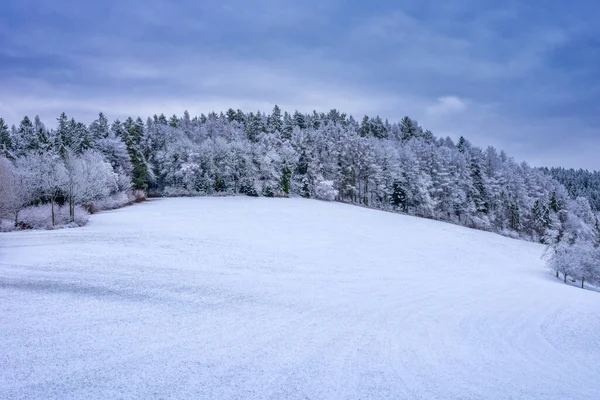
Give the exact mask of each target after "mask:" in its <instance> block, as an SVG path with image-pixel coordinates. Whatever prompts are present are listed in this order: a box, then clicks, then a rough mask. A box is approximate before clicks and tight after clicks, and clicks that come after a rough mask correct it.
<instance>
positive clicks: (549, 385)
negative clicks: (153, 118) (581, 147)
mask: <svg viewBox="0 0 600 400" xmlns="http://www.w3.org/2000/svg"><path fill="white" fill-rule="evenodd" d="M543 249H544V247H543V246H541V245H538V244H534V243H530V242H525V241H518V240H512V239H509V238H506V237H502V236H499V235H495V234H493V233H487V232H482V231H477V230H471V229H467V228H464V227H460V226H456V225H451V224H446V223H442V222H437V221H432V220H427V219H419V218H415V217H409V216H404V215H400V214H394V213H386V212H382V211H375V210H370V209H366V208H359V207H353V206H349V205H345V204H341V203H327V202H320V201H314V200H304V199H267V198H249V197H230V198H173V199H156V200H152V201H149V202H147V203H143V204H139V205H135V206H132V207H127V208H123V209H119V210H115V211H110V212H104V213H101V214H97V215H93V216H92V218H91V220H90V223H89V224H88V225H87V226H85V227H82V228H79V229H65V230H56V231H21V232H13V233H6V234H3V235H2V236H1V237H0V315H1V316H2V319H3V320H5V321H10V324H1V325H0V348H1V349H3V350H2V356H1V357H0V398H11V399H18V398H60V399H69V398H90V397H94V398H109V397H110V398H115V397H119V398H149V397H154V398H172V397H176V398H260V399H263V398H273V399H281V398H298V399H305V398H310V399H322V398H330V399H343V398H356V399H358V398H362V399H365V398H394V399H397V398H401V399H457V398H461V399H509V398H511V399H567V398H569V399H596V398H598V393H600V380H599V379H598V371H600V336H599V335H598V333H599V332H600V314H599V313H598V310H599V309H600V294H598V293H596V292H593V291H587V290H580V289H577V288H574V287H572V286H567V285H564V284H563V283H562V282H561V281H559V280H557V279H555V278H554V277H553V276H552V274H551V273H550V272H548V271H547V270H546V268H545V266H544V262H543V260H542V259H541V258H540V256H541V254H542V252H543Z"/></svg>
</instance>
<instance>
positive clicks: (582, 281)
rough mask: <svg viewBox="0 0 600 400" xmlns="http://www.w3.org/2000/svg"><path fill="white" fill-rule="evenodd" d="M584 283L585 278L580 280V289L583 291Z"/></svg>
mask: <svg viewBox="0 0 600 400" xmlns="http://www.w3.org/2000/svg"><path fill="white" fill-rule="evenodd" d="M584 282H585V278H581V288H582V289H583V283H584Z"/></svg>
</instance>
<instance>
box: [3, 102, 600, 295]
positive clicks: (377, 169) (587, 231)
mask: <svg viewBox="0 0 600 400" xmlns="http://www.w3.org/2000/svg"><path fill="white" fill-rule="evenodd" d="M55 126H56V128H54V129H48V128H46V126H45V124H44V123H43V122H42V121H41V120H40V118H39V117H35V118H34V119H33V120H31V119H30V118H29V117H24V118H23V120H22V121H21V122H20V123H19V125H18V126H15V125H12V126H10V127H9V126H8V125H7V124H6V123H5V121H4V120H2V119H0V220H1V223H0V230H4V231H8V230H14V229H26V228H48V229H50V228H56V227H64V226H78V225H83V224H85V222H86V220H87V214H88V213H90V212H96V211H99V210H105V209H110V208H117V207H121V206H124V205H126V204H131V203H133V202H135V201H141V200H143V199H144V198H145V196H215V195H248V196H267V197H287V196H302V197H306V198H313V199H319V200H329V201H340V202H345V203H351V204H355V205H358V206H363V207H370V208H376V209H381V210H386V211H391V212H400V213H405V214H409V215H415V216H419V217H424V218H431V219H436V220H441V221H447V222H450V223H453V224H459V225H463V226H466V227H470V228H474V229H480V230H487V231H492V232H496V233H499V234H502V235H505V236H510V237H513V238H519V239H524V240H531V241H536V242H540V243H543V244H546V245H548V248H549V250H548V251H547V257H548V265H549V266H550V268H552V269H553V270H554V271H556V275H557V277H558V276H559V273H560V274H562V277H563V279H564V281H565V282H567V278H569V279H573V280H579V281H581V283H582V286H583V285H584V282H586V281H587V282H590V283H592V282H598V281H599V280H600V268H599V267H598V265H600V254H599V250H598V244H599V243H600V225H599V222H598V210H599V209H600V190H599V186H598V183H600V177H599V175H598V173H596V172H589V171H583V170H579V171H576V170H565V169H562V168H552V169H548V168H534V167H532V166H530V165H528V164H527V163H526V162H517V161H515V160H514V159H513V158H511V157H509V156H508V155H507V154H506V153H505V152H504V151H501V150H497V149H495V148H494V147H487V148H483V149H482V148H479V147H477V146H474V145H472V144H471V143H470V142H469V141H468V140H467V139H465V138H463V137H461V138H460V139H459V140H458V141H456V142H455V141H454V140H452V139H451V138H449V137H436V136H435V135H434V134H433V133H432V132H431V131H429V130H427V129H425V128H423V127H421V126H420V125H419V124H418V122H417V121H415V120H413V119H411V118H409V117H404V118H403V119H402V120H400V121H399V122H392V123H390V122H389V121H387V120H383V119H382V118H380V117H379V116H375V117H368V116H365V117H364V118H363V119H362V120H361V121H357V120H355V119H354V118H353V117H352V116H348V115H347V114H344V113H341V112H339V111H338V110H335V109H334V110H331V111H329V112H328V113H318V112H316V111H314V112H312V113H308V114H305V113H300V112H298V111H295V112H293V113H288V112H282V110H281V109H280V108H279V107H277V106H275V107H274V109H273V110H272V112H271V113H261V112H249V113H246V112H243V111H241V110H233V109H229V110H228V111H227V112H225V113H219V114H217V113H214V112H211V113H209V114H207V115H204V114H202V115H200V116H194V117H191V116H190V114H189V113H188V112H187V111H185V112H184V113H183V115H182V116H176V115H173V116H171V117H166V116H165V115H163V114H161V115H154V116H153V117H150V118H147V119H146V121H144V120H142V119H141V118H140V117H137V118H135V119H134V118H132V117H130V118H127V119H125V120H124V121H119V120H116V121H114V122H112V123H111V122H109V121H108V119H107V118H106V116H105V115H104V114H102V113H100V114H99V115H98V118H97V119H96V120H95V121H93V122H92V123H91V124H89V125H86V124H84V123H82V122H78V121H76V120H75V119H73V118H69V117H67V115H66V114H65V113H63V114H61V115H60V116H59V117H58V119H57V123H56V124H55Z"/></svg>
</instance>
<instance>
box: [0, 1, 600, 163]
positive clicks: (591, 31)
mask: <svg viewBox="0 0 600 400" xmlns="http://www.w3.org/2000/svg"><path fill="white" fill-rule="evenodd" d="M175 3H176V4H177V5H175ZM369 3H370V2H369ZM446 3H449V4H446ZM450 3H451V4H450ZM598 21H600V6H598V4H597V2H596V1H593V0H589V1H579V0H574V1H570V2H568V3H565V2H564V1H562V0H545V1H542V0H529V1H500V2H499V1H492V0H457V1H452V2H442V1H426V0H418V1H412V0H409V1H382V2H376V4H368V2H365V1H337V0H318V1H317V0H305V1H302V2H299V1H298V2H285V1H276V0H265V1H255V2H252V1H243V0H234V1H227V0H223V1H214V2H209V1H193V0H183V1H172V2H171V1H167V0H145V1H141V0H140V1H127V0H103V1H95V2H93V3H92V2H87V1H85V2H84V1H79V0H52V1H43V0H3V1H2V5H0V117H3V118H4V119H5V120H7V122H9V123H18V122H19V121H20V120H21V119H22V117H23V116H24V115H29V116H30V117H33V116H34V115H36V114H39V115H40V117H42V119H43V120H44V121H45V122H46V123H47V125H49V126H54V124H55V120H56V117H57V116H58V115H59V114H60V112H62V111H65V112H66V113H67V114H68V115H69V116H73V117H75V118H76V119H78V120H82V121H84V122H86V123H89V122H90V121H92V120H93V119H94V117H95V116H96V115H97V113H98V112H99V111H104V112H105V113H106V114H107V115H108V116H109V117H110V118H111V119H114V118H122V117H124V116H129V115H132V116H142V117H146V116H148V115H152V114H154V113H161V112H164V113H165V114H167V115H170V114H173V113H176V114H178V115H181V114H182V112H183V110H186V109H187V110H189V111H190V113H191V114H192V115H196V114H200V113H202V112H204V113H207V112H210V111H213V110H214V111H217V112H219V111H226V110H227V109H228V108H230V107H231V108H234V109H235V108H241V109H243V110H245V111H252V110H258V109H259V110H261V111H270V110H271V109H272V107H273V105H274V104H278V105H279V106H280V107H282V108H283V109H284V110H290V111H293V110H295V109H298V110H300V111H306V112H308V111H312V110H313V109H316V110H318V111H327V110H329V109H331V108H337V109H339V110H341V111H344V112H347V113H349V114H352V115H354V116H355V117H356V118H362V116H363V115H364V114H369V115H374V114H379V115H381V116H382V117H383V118H388V119H389V120H390V121H396V120H399V119H400V118H401V117H403V116H404V115H409V116H411V117H413V118H415V119H417V120H418V121H419V122H420V123H421V124H422V125H423V126H424V127H425V128H429V129H431V130H432V131H434V133H435V134H437V135H440V136H445V135H450V136H451V137H454V138H456V137H458V136H460V135H464V136H465V137H467V138H468V139H470V140H471V141H472V142H473V143H475V144H476V145H479V146H487V145H494V146H496V147H498V148H501V149H505V150H506V151H507V152H508V153H509V154H510V155H512V156H514V157H515V158H517V159H519V160H526V161H528V162H530V163H531V164H533V165H549V166H553V165H562V166H567V167H583V168H590V169H600V24H599V23H598Z"/></svg>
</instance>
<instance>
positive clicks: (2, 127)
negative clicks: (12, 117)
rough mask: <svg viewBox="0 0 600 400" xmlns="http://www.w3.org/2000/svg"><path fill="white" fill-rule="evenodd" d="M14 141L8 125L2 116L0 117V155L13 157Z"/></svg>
mask: <svg viewBox="0 0 600 400" xmlns="http://www.w3.org/2000/svg"><path fill="white" fill-rule="evenodd" d="M13 151H14V148H13V142H12V139H11V137H10V132H9V130H8V126H7V125H6V123H5V122H4V120H3V119H2V118H0V156H4V157H6V158H8V159H13V158H14V157H13V155H12V154H13Z"/></svg>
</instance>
